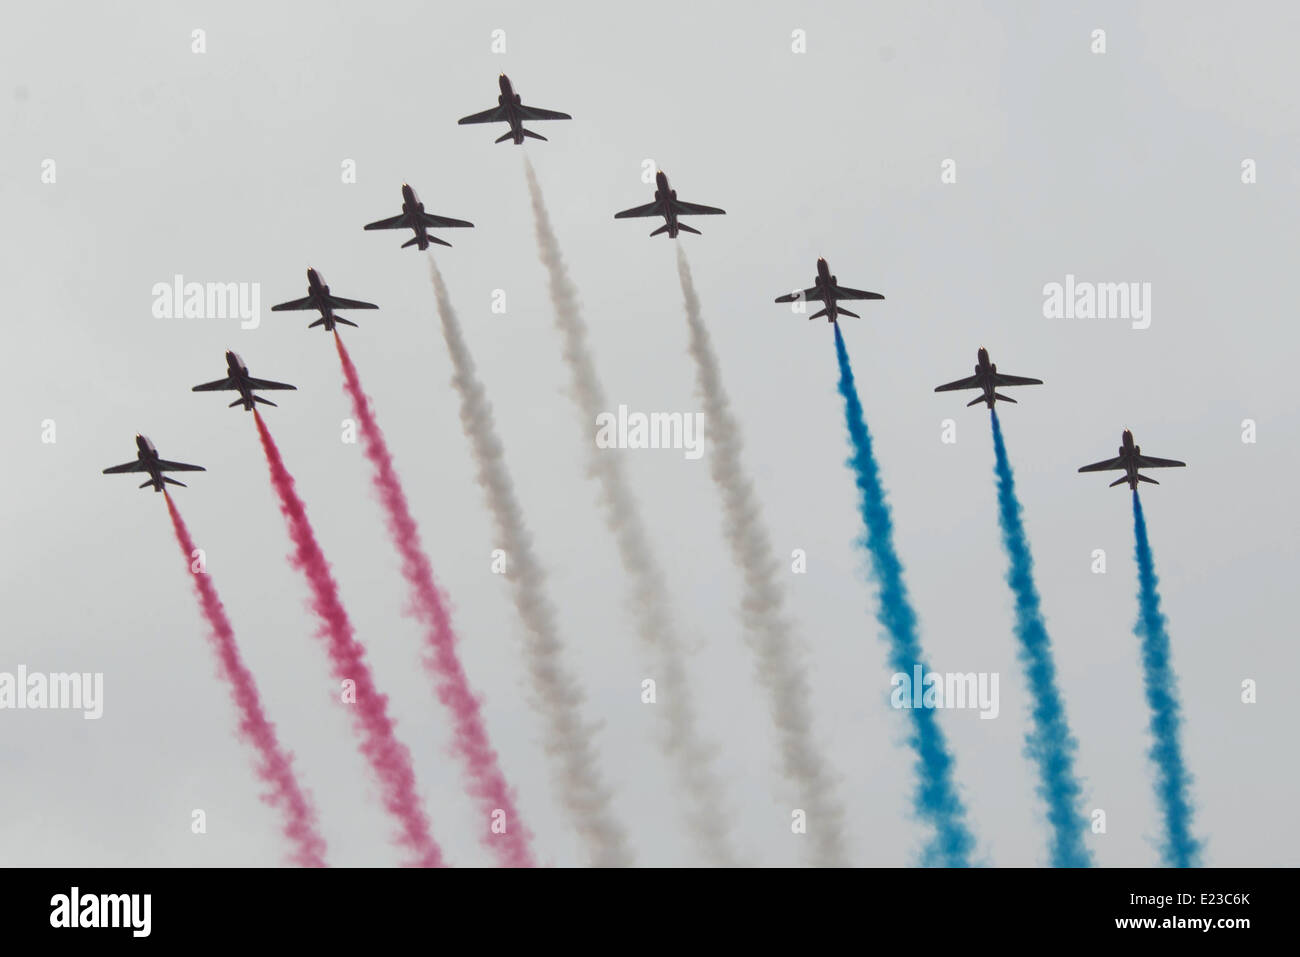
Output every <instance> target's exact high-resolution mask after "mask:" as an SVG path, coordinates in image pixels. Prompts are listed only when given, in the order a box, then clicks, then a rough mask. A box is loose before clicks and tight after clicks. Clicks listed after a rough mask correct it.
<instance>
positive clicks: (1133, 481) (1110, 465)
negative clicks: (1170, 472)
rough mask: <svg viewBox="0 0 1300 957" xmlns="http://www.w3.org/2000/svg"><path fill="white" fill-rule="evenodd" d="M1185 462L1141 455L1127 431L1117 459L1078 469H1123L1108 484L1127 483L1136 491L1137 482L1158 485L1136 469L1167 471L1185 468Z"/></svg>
mask: <svg viewBox="0 0 1300 957" xmlns="http://www.w3.org/2000/svg"><path fill="white" fill-rule="evenodd" d="M1186 464H1187V463H1186V462H1178V461H1175V460H1174V459H1157V458H1153V457H1152V456H1150V455H1143V454H1142V446H1140V445H1134V444H1133V433H1132V432H1130V431H1129V430H1128V429H1125V430H1124V444H1123V445H1121V446H1120V447H1119V457H1118V458H1113V459H1106V461H1104V462H1093V463H1092V464H1091V465H1085V466H1083V468H1081V469H1079V471H1080V472H1110V471H1113V470H1115V469H1123V470H1124V473H1125V474H1124V475H1123V476H1121V477H1120V478H1117V479H1116V480H1115V481H1113V482H1111V483H1110V487H1111V488H1114V487H1115V486H1116V485H1123V484H1124V483H1125V482H1127V483H1128V486H1129V488H1131V489H1132V490H1133V491H1135V492H1136V491H1137V487H1138V482H1150V483H1151V484H1152V485H1159V484H1160V483H1159V482H1157V481H1156V480H1155V479H1153V478H1147V477H1146V476H1145V475H1139V474H1138V469H1169V468H1177V467H1180V466H1185V465H1186Z"/></svg>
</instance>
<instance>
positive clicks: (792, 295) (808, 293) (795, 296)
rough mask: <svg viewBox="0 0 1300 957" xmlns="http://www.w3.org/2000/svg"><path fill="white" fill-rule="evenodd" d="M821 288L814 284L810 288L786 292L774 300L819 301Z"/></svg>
mask: <svg viewBox="0 0 1300 957" xmlns="http://www.w3.org/2000/svg"><path fill="white" fill-rule="evenodd" d="M821 297H822V294H821V290H820V289H818V288H817V287H816V286H813V287H812V288H811V289H805V290H804V291H803V292H787V293H786V294H785V295H784V296H777V297H776V299H774V300H773V301H774V302H819V301H820V300H821Z"/></svg>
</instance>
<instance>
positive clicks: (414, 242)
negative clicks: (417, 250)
mask: <svg viewBox="0 0 1300 957" xmlns="http://www.w3.org/2000/svg"><path fill="white" fill-rule="evenodd" d="M419 242H420V237H419V236H416V237H415V238H414V239H408V240H407V241H406V242H404V243H402V248H403V249H405V248H406V247H408V246H415V245H417V244H418V243H419Z"/></svg>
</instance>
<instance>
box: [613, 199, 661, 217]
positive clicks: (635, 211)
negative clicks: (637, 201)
mask: <svg viewBox="0 0 1300 957" xmlns="http://www.w3.org/2000/svg"><path fill="white" fill-rule="evenodd" d="M662 214H663V210H662V209H661V208H660V206H659V203H658V202H654V203H646V204H645V205H644V206H633V207H632V208H631V209H625V210H623V212H621V213H615V214H614V218H615V219H629V218H631V217H633V216H660V215H662Z"/></svg>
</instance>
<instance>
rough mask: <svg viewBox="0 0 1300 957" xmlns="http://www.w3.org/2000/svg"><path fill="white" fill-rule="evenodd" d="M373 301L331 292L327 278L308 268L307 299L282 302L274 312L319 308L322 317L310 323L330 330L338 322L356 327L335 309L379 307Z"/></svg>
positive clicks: (273, 309) (310, 326)
mask: <svg viewBox="0 0 1300 957" xmlns="http://www.w3.org/2000/svg"><path fill="white" fill-rule="evenodd" d="M378 308H379V307H378V306H376V305H375V304H374V303H373V302H361V301H360V300H357V299H344V298H343V297H342V296H335V295H331V294H330V287H329V286H327V285H325V278H324V277H323V276H322V275H321V274H320V273H318V272H317V271H316V270H315V269H312V268H310V267H308V269H307V297H306V298H305V299H291V300H290V301H289V302H282V303H280V304H279V305H278V306H272V307H271V311H272V312H285V311H286V310H291V309H318V310H320V318H319V319H317V320H316V321H315V322H313V323H312V324H311V325H309V326H308V327H307V328H308V329H310V328H312V327H313V326H322V325H323V326H324V327H325V331H326V332H329V331H331V330H332V329H333V328H334V324H335V323H337V322H341V323H343V324H344V325H345V326H353V327H354V328H355V327H356V323H355V322H349V321H348V320H347V319H344V318H343V317H342V316H336V315H334V310H335V309H378Z"/></svg>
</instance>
